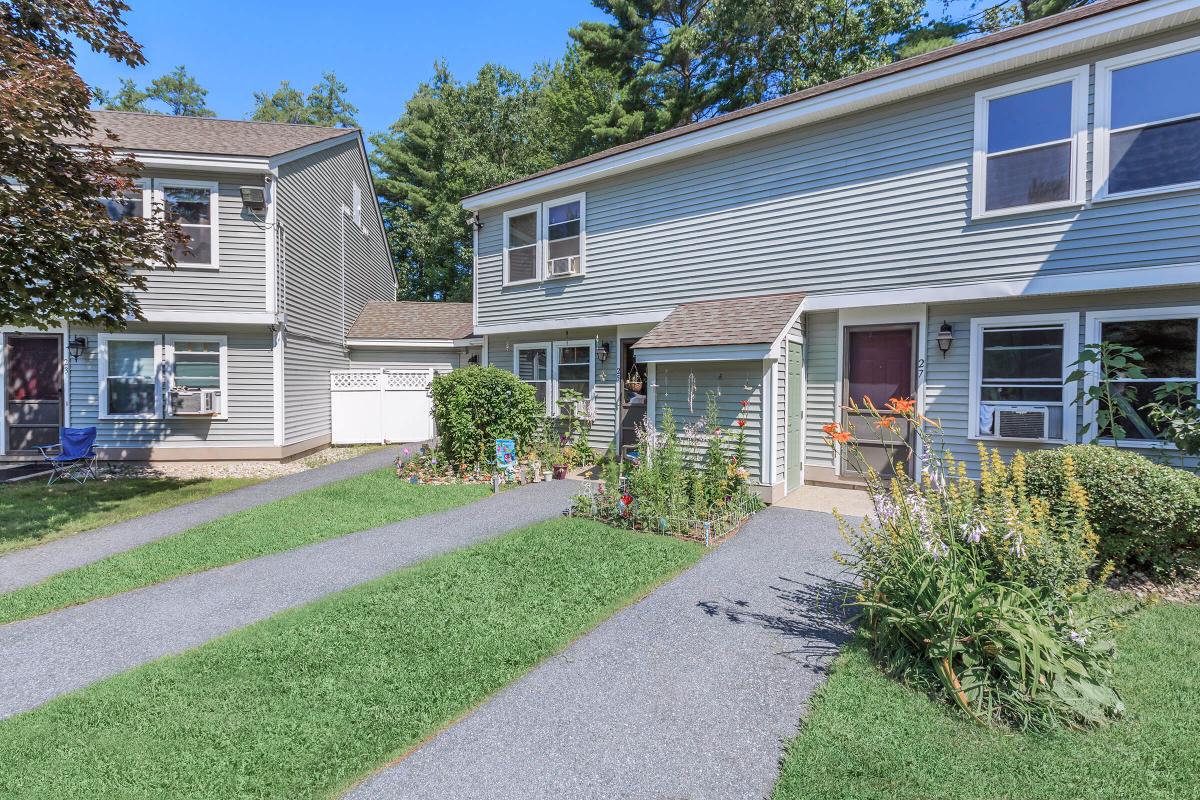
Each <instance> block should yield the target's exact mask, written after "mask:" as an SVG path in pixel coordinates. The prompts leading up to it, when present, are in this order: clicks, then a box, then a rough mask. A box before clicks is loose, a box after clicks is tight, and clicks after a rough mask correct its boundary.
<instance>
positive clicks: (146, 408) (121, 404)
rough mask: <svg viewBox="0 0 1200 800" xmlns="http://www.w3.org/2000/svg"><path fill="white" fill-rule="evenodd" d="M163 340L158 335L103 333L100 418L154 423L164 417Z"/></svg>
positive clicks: (100, 366) (100, 351)
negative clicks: (154, 420) (142, 420)
mask: <svg viewBox="0 0 1200 800" xmlns="http://www.w3.org/2000/svg"><path fill="white" fill-rule="evenodd" d="M161 340H162V337H160V336H158V335H157V334H138V333H111V334H108V333H102V334H100V339H99V347H98V353H97V355H98V357H99V359H100V364H99V368H100V375H99V377H100V416H101V417H104V418H108V419H153V418H156V417H161V416H162V370H161V368H160V364H161V362H162V344H161Z"/></svg>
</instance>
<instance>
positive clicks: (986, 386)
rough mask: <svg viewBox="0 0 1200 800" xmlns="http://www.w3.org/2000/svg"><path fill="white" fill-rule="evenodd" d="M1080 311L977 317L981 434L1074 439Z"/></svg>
mask: <svg viewBox="0 0 1200 800" xmlns="http://www.w3.org/2000/svg"><path fill="white" fill-rule="evenodd" d="M1078 336H1079V319H1078V315H1075V314H1067V315H1052V314H1050V315H1042V314H1039V315H1030V316H1024V317H1003V318H997V317H992V318H982V319H973V320H971V369H970V384H971V385H970V414H971V421H970V431H971V435H972V436H973V437H975V438H983V439H1022V440H1033V441H1053V442H1063V441H1074V439H1075V414H1074V406H1073V405H1072V400H1073V395H1072V394H1071V392H1072V389H1071V386H1070V385H1069V384H1067V383H1066V376H1067V375H1068V374H1069V372H1070V366H1071V364H1072V363H1073V362H1074V361H1075V353H1076V351H1077V349H1078V347H1077V343H1078Z"/></svg>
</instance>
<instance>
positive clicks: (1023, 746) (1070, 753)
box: [775, 603, 1200, 800]
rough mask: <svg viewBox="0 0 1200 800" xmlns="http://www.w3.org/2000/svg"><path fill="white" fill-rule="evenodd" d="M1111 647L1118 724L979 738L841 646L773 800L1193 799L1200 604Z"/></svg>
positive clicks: (1199, 745) (1199, 728)
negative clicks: (1120, 705) (1123, 713)
mask: <svg viewBox="0 0 1200 800" xmlns="http://www.w3.org/2000/svg"><path fill="white" fill-rule="evenodd" d="M1127 625H1128V627H1127V628H1126V629H1125V630H1124V631H1123V632H1122V633H1121V635H1120V637H1119V640H1118V645H1119V647H1118V653H1119V660H1118V662H1117V666H1118V680H1117V685H1118V689H1119V690H1120V692H1121V695H1122V697H1123V698H1124V699H1125V703H1126V707H1127V709H1128V717H1129V718H1128V719H1126V720H1125V721H1123V722H1120V723H1118V724H1115V725H1113V726H1110V727H1108V728H1104V729H1101V730H1098V731H1091V732H1062V733H1055V734H1053V735H1046V736H1035V735H1019V734H1015V733H1005V732H1001V731H995V730H984V729H981V728H979V727H976V726H974V725H972V724H970V723H968V722H966V721H964V720H963V719H961V718H960V717H958V716H956V715H955V714H954V712H953V711H951V710H949V709H948V708H947V707H946V706H945V705H943V704H940V703H936V702H933V701H931V700H929V699H927V698H926V697H924V696H923V695H920V694H917V693H915V692H913V691H910V690H908V689H905V688H904V687H902V686H900V685H899V684H897V683H895V682H894V681H891V680H889V679H887V678H885V677H884V676H883V675H881V674H880V673H879V672H878V671H877V670H876V669H875V668H874V667H873V666H872V664H871V662H870V660H869V659H868V658H867V656H866V655H865V654H864V652H863V651H862V650H860V649H858V648H856V647H851V648H850V649H849V650H848V651H847V652H846V653H844V654H843V655H842V656H841V657H840V658H839V660H838V661H837V663H836V666H835V669H834V673H833V675H832V677H831V678H830V681H829V683H828V684H827V685H826V686H825V688H824V689H823V690H822V691H821V693H820V695H819V696H818V698H817V700H816V703H815V705H814V708H813V711H812V714H811V715H810V716H809V718H808V719H807V720H806V721H805V722H804V726H803V729H802V732H801V734H800V736H799V737H797V738H796V739H795V740H794V741H793V742H792V744H791V746H790V748H789V751H788V755H787V758H786V760H785V762H784V765H783V771H782V774H781V777H780V780H779V784H778V785H777V786H776V788H775V800H800V799H801V798H821V799H822V800H831V799H833V798H846V799H847V800H849V799H850V798H853V799H854V800H872V798H879V800H904V798H955V800H972V799H973V798H978V799H979V800H985V799H986V800H1000V799H1001V798H1014V800H1016V799H1019V800H1031V799H1032V798H1037V800H1054V799H1056V798H1061V799H1062V800H1077V799H1078V798H1083V797H1086V798H1088V799H1089V800H1105V799H1107V798H1112V800H1118V798H1120V800H1126V799H1127V798H1132V797H1136V798H1139V800H1149V799H1150V798H1161V799H1162V800H1168V798H1171V799H1172V800H1174V798H1181V797H1196V796H1197V793H1198V792H1200V606H1194V605H1193V606H1188V605H1178V604H1168V603H1163V604H1160V605H1156V606H1153V607H1151V608H1149V609H1146V610H1144V611H1142V612H1140V613H1139V614H1137V615H1136V616H1135V617H1133V618H1132V619H1130V620H1127Z"/></svg>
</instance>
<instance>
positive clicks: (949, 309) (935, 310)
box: [925, 287, 1200, 474]
mask: <svg viewBox="0 0 1200 800" xmlns="http://www.w3.org/2000/svg"><path fill="white" fill-rule="evenodd" d="M1187 305H1200V288H1195V287H1194V288H1185V289H1174V290H1171V291H1126V292H1106V293H1104V294H1091V295H1079V296H1073V297H1045V298H1036V299H1034V298H1023V299H1014V300H996V301H991V302H986V303H969V304H939V305H933V306H930V307H929V320H928V324H927V325H926V331H927V336H928V341H927V342H926V353H927V355H926V359H927V363H928V365H929V366H928V372H927V377H926V383H925V414H926V416H928V417H929V418H930V419H933V420H936V421H937V422H938V423H939V424H940V425H941V435H942V438H943V440H944V443H945V448H946V450H947V451H949V452H950V453H952V454H953V455H954V457H955V458H956V459H958V460H960V461H964V462H966V464H967V465H968V467H969V469H970V470H971V472H972V474H975V471H976V470H977V469H978V466H979V457H978V443H977V442H975V441H972V440H970V439H968V435H967V432H968V430H969V428H968V422H969V414H970V398H969V393H970V363H971V362H970V359H971V353H970V349H971V348H970V344H971V342H970V338H971V337H970V331H971V320H972V319H975V318H984V317H997V316H1005V317H1006V316H1016V315H1021V314H1051V313H1064V312H1066V313H1072V314H1078V315H1079V341H1078V342H1076V343H1075V344H1076V352H1078V349H1079V348H1082V346H1083V345H1084V344H1087V342H1086V338H1087V327H1086V325H1085V324H1084V320H1085V317H1084V314H1085V312H1087V311H1099V310H1104V309H1122V310H1124V309H1132V310H1133V311H1134V313H1133V314H1132V315H1131V316H1132V317H1133V318H1135V319H1136V318H1137V313H1136V312H1137V309H1143V308H1144V309H1149V308H1162V307H1165V306H1187ZM943 321H946V322H949V323H950V324H951V325H952V326H953V328H954V337H955V338H954V344H953V345H952V346H951V348H950V352H949V353H947V354H946V357H945V358H942V355H941V353H940V352H939V351H938V348H937V341H936V339H935V337H936V336H937V331H938V329H939V328H940V327H941V324H942V322H943ZM1073 356H1074V354H1073ZM1076 420H1077V422H1079V423H1082V421H1083V412H1082V410H1081V409H1078V408H1077V409H1076ZM1090 439H1091V436H1090V435H1089V436H1080V437H1079V438H1078V441H1080V442H1086V441H1090ZM984 444H986V445H987V446H988V447H993V448H998V449H999V450H1000V451H1001V452H1002V453H1004V454H1005V455H1006V456H1010V455H1012V454H1013V453H1015V452H1017V451H1018V450H1035V449H1039V448H1041V447H1046V446H1048V445H1038V444H1010V443H998V442H995V441H986V442H984ZM1137 452H1142V453H1146V451H1144V450H1138V451H1137ZM1176 463H1177V462H1176Z"/></svg>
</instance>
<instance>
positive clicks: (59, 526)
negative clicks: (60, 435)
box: [0, 478, 258, 554]
mask: <svg viewBox="0 0 1200 800" xmlns="http://www.w3.org/2000/svg"><path fill="white" fill-rule="evenodd" d="M255 483H258V480H257V479H255V478H218V479H216V480H180V479H178V478H121V479H120V480H101V481H88V482H87V483H85V484H83V485H79V484H77V483H56V484H54V485H53V486H47V485H46V481H45V479H44V478H33V479H30V480H27V481H21V482H20V483H10V484H5V485H4V486H0V520H3V523H4V524H3V525H0V554H2V553H8V552H11V551H13V550H20V549H21V548H23V547H31V546H32V545H35V544H41V543H42V542H49V541H51V540H54V539H61V538H62V537H64V536H70V535H71V534H73V533H82V532H83V531H89V530H92V529H93V528H100V527H103V526H105V525H112V524H114V523H117V522H124V521H125V520H128V519H133V518H134V517H140V516H142V515H143V514H149V513H151V512H154V511H162V510H163V509H164V508H171V507H172V506H177V505H180V504H182V503H190V502H191V501H192V500H200V499H203V498H205V497H211V496H212V495H214V494H221V493H222V492H228V491H229V490H230V489H239V488H241V487H243V486H250V485H251V484H255Z"/></svg>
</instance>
